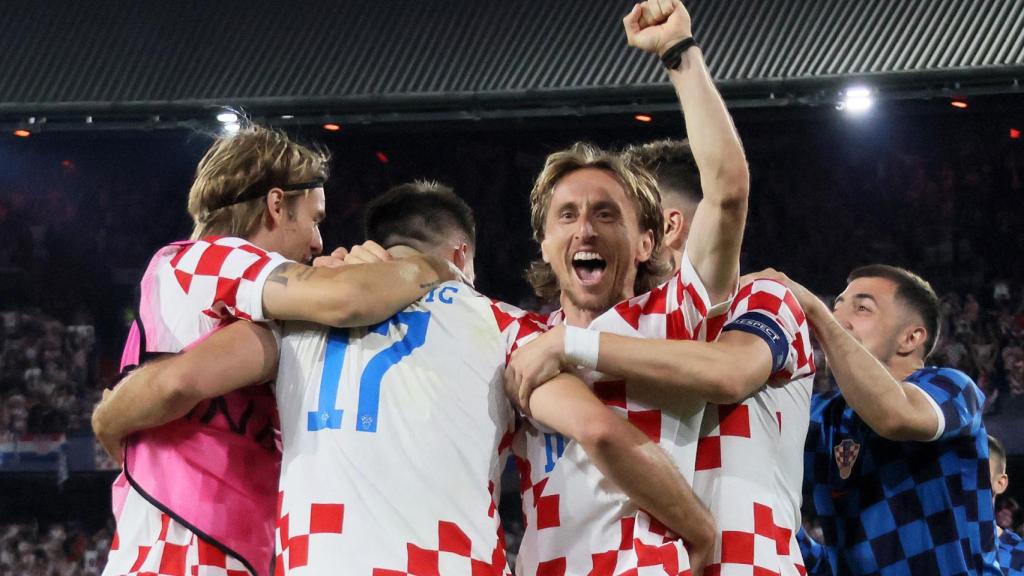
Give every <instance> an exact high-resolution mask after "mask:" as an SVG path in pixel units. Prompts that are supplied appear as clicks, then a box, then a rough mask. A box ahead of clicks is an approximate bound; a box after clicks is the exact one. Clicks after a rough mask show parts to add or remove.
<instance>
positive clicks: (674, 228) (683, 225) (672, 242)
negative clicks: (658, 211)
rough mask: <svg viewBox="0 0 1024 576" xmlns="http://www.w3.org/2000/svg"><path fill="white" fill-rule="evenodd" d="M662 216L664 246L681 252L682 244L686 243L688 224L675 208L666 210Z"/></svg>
mask: <svg viewBox="0 0 1024 576" xmlns="http://www.w3.org/2000/svg"><path fill="white" fill-rule="evenodd" d="M664 216H665V240H664V243H665V246H668V247H669V248H671V249H673V250H675V251H677V252H678V251H682V249H683V244H685V243H686V236H687V235H688V234H689V233H690V222H689V221H687V220H686V216H685V215H683V213H682V211H680V210H677V209H676V208H666V209H665V211H664Z"/></svg>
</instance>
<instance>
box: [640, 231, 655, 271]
mask: <svg viewBox="0 0 1024 576" xmlns="http://www.w3.org/2000/svg"><path fill="white" fill-rule="evenodd" d="M653 253H654V232H652V231H650V230H645V231H644V233H643V235H641V236H640V246H639V247H638V248H637V253H636V261H637V262H638V263H639V262H647V261H648V260H650V259H651V255H652V254H653Z"/></svg>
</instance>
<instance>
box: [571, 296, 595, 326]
mask: <svg viewBox="0 0 1024 576" xmlns="http://www.w3.org/2000/svg"><path fill="white" fill-rule="evenodd" d="M562 313H564V314H565V324H566V326H576V327H578V328H586V327H588V326H590V323H591V322H593V321H594V319H595V318H597V317H598V316H600V315H601V314H602V312H601V311H598V310H581V309H580V308H577V307H576V306H573V304H572V302H569V299H568V298H566V297H565V296H564V295H563V296H562Z"/></svg>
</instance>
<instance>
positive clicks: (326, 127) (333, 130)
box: [324, 124, 341, 132]
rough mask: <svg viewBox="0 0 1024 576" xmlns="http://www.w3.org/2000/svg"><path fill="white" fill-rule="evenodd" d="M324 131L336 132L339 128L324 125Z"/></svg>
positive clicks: (332, 125) (336, 125) (335, 125)
mask: <svg viewBox="0 0 1024 576" xmlns="http://www.w3.org/2000/svg"><path fill="white" fill-rule="evenodd" d="M324 130H327V131H328V132H337V131H338V130H341V126H340V125H339V124H324Z"/></svg>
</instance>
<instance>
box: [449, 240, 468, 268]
mask: <svg viewBox="0 0 1024 576" xmlns="http://www.w3.org/2000/svg"><path fill="white" fill-rule="evenodd" d="M468 255H469V246H468V245H467V244H466V243H465V242H463V243H462V244H460V245H459V246H458V247H457V248H455V249H454V250H452V264H455V267H456V268H458V269H459V270H465V269H466V260H467V257H468Z"/></svg>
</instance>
